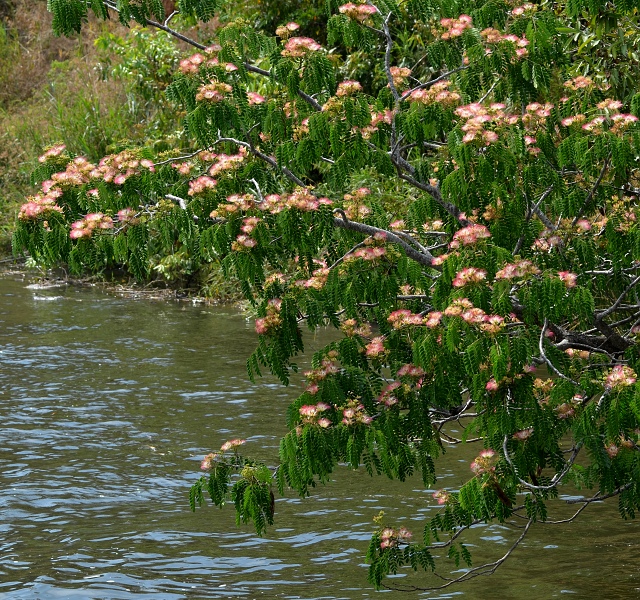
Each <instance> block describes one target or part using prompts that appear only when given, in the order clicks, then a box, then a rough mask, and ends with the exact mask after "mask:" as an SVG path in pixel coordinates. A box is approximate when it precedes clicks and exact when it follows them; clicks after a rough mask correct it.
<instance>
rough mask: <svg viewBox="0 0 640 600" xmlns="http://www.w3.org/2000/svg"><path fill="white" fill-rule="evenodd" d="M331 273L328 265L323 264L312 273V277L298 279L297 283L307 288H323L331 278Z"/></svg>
mask: <svg viewBox="0 0 640 600" xmlns="http://www.w3.org/2000/svg"><path fill="white" fill-rule="evenodd" d="M329 273H330V271H329V269H328V267H326V266H323V267H321V268H319V269H316V270H315V271H314V272H313V273H311V277H310V278H309V279H299V280H298V281H296V285H297V286H299V287H304V288H307V289H309V288H312V289H314V290H321V289H322V288H323V287H324V286H325V284H326V283H327V280H328V279H329Z"/></svg>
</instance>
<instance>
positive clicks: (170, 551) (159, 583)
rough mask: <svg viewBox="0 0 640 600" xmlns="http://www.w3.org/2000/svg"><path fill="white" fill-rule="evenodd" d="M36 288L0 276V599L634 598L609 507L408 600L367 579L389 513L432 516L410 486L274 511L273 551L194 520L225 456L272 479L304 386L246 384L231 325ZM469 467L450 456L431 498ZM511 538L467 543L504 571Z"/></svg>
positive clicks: (634, 579)
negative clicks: (287, 417) (219, 453)
mask: <svg viewBox="0 0 640 600" xmlns="http://www.w3.org/2000/svg"><path fill="white" fill-rule="evenodd" d="M29 283H30V282H29V281H28V280H26V279H23V278H18V277H15V276H13V277H12V276H5V277H0V423H1V426H0V598H3V599H5V598H6V599H10V600H17V599H28V600H31V599H42V600H48V599H55V598H70V599H82V600H84V599H96V600H115V599H126V600H129V599H133V598H144V599H157V600H174V599H175V600H177V599H182V598H188V599H191V598H193V599H197V598H203V599H204V598H290V599H297V598H299V599H306V600H312V599H317V600H320V599H323V600H325V599H326V600H329V599H358V598H373V597H378V598H383V599H386V600H399V599H400V598H420V599H423V598H453V597H458V596H460V597H462V598H464V599H493V598H496V599H497V598H500V599H513V600H520V599H522V598H527V599H533V600H537V599H540V600H542V599H546V598H553V597H560V596H562V595H564V594H573V595H574V597H577V598H609V599H617V598H620V599H627V598H636V597H640V542H639V539H638V538H639V535H638V534H639V533H640V528H639V527H638V524H637V523H636V522H633V521H629V522H624V521H622V520H621V519H620V518H619V516H618V515H617V510H616V507H615V505H614V504H612V505H611V506H609V505H608V504H600V505H597V506H592V507H591V508H590V509H588V510H587V511H586V512H585V513H583V515H585V517H584V518H582V520H580V521H578V522H574V523H572V524H571V525H562V526H544V525H540V526H538V527H536V528H534V530H533V531H532V533H531V535H530V537H528V538H527V539H526V540H525V542H523V544H522V546H521V547H520V548H519V549H518V550H516V552H515V554H514V555H513V557H512V559H511V562H509V563H508V564H506V565H504V566H502V567H501V568H500V569H499V570H498V571H497V573H496V574H495V575H493V576H492V577H489V578H478V579H475V580H474V581H472V582H470V583H468V584H465V585H463V586H462V587H459V588H456V589H451V590H445V591H440V592H420V593H415V594H405V593H401V592H397V591H381V592H375V591H373V590H372V589H371V588H370V586H369V585H368V584H367V582H366V573H367V570H366V565H364V564H363V563H364V554H365V552H366V547H367V544H368V540H369V538H370V535H371V531H372V529H373V527H374V526H373V523H372V518H373V517H374V516H375V515H376V514H377V513H378V512H379V511H380V510H385V512H386V513H387V515H388V517H389V520H390V521H395V522H396V523H397V524H399V525H405V526H406V527H407V528H409V529H411V530H413V531H414V532H415V533H416V534H417V535H418V536H419V535H420V531H421V523H422V520H423V519H424V518H425V517H427V516H429V515H432V514H434V511H436V510H438V508H437V505H435V503H434V501H433V499H432V497H431V492H432V491H428V490H424V489H423V488H422V486H421V483H420V481H419V480H418V479H415V480H413V481H408V482H405V483H404V484H397V483H393V482H389V481H388V480H386V479H384V478H374V479H370V478H369V477H368V476H367V475H366V474H365V473H363V472H359V471H357V472H352V471H349V472H346V471H345V470H343V471H339V472H338V473H336V477H335V481H334V482H333V483H332V484H331V485H329V486H327V487H323V488H319V489H316V490H314V493H313V495H312V496H311V497H310V498H307V499H304V500H300V499H299V498H297V497H295V496H294V495H290V496H289V497H287V498H284V499H278V501H277V503H276V524H275V525H274V526H273V527H272V528H271V529H270V530H269V531H268V532H267V535H266V536H265V537H264V538H258V537H256V536H255V535H254V534H253V532H252V530H251V529H250V528H249V527H245V526H242V527H238V526H236V525H235V516H234V514H233V510H232V507H226V508H225V509H223V510H219V509H217V508H215V507H211V506H207V507H205V508H202V509H198V510H197V512H196V513H192V512H190V510H189V507H188V491H189V487H190V485H191V483H192V482H193V481H194V480H195V479H197V477H199V462H200V460H201V459H202V456H203V455H204V454H206V453H208V452H210V451H211V450H215V449H217V448H218V447H219V446H220V444H221V443H222V442H224V441H225V440H227V439H231V438H235V437H243V438H246V439H247V440H248V442H247V446H246V450H247V453H249V452H250V453H251V455H252V456H255V457H257V458H262V459H264V460H265V461H267V462H269V463H270V464H274V463H275V461H276V459H277V451H278V442H279V437H280V436H281V435H282V434H283V433H284V428H283V423H284V413H285V411H286V408H287V405H288V403H289V402H290V401H291V399H292V398H293V397H294V396H295V394H296V392H297V391H299V388H296V385H295V383H294V385H293V386H292V387H291V388H289V389H286V388H283V387H282V386H280V385H279V384H277V383H275V382H274V381H273V380H271V379H268V378H264V379H262V380H258V381H257V382H256V383H255V384H252V383H251V382H250V381H249V380H248V378H247V376H246V370H245V361H246V358H247V357H248V355H249V354H250V352H251V351H252V349H253V346H254V343H255V334H254V333H253V325H252V323H249V322H247V321H246V320H245V319H244V317H243V316H241V315H240V314H238V312H236V311H235V310H233V309H223V308H211V307H206V306H202V305H195V304H188V303H163V302H152V301H148V300H138V301H135V300H131V299H123V298H118V297H114V296H109V295H105V294H103V293H100V292H99V291H96V290H91V289H86V288H77V287H72V286H63V287H57V288H49V289H38V288H37V287H34V286H33V285H29ZM318 341H319V340H315V342H314V340H311V343H312V344H313V343H317V342H318ZM475 452H476V450H475V449H473V450H469V451H468V452H467V453H466V454H465V452H464V451H463V452H462V453H461V452H458V451H457V450H452V451H450V452H448V453H447V455H446V456H445V457H444V458H443V459H442V462H441V467H442V473H443V477H442V479H441V480H440V482H439V485H438V487H445V486H455V485H456V482H457V481H458V480H457V479H456V475H454V470H455V471H456V472H458V473H460V472H462V473H463V474H464V475H465V476H466V474H467V469H468V463H469V457H473V456H475ZM517 535H518V532H517V531H515V530H514V531H510V530H509V529H508V528H504V527H501V526H491V527H478V528H476V529H475V530H474V531H473V532H471V539H470V541H471V542H472V544H478V545H480V544H482V546H480V547H478V548H477V549H476V551H477V552H478V560H479V559H480V558H481V556H485V558H491V559H493V560H495V559H496V558H497V557H499V556H500V555H501V554H503V553H504V552H505V551H506V549H507V548H508V546H509V541H510V540H512V539H514V536H515V537H517ZM389 582H390V583H391V584H394V583H405V582H406V583H414V584H416V585H422V586H423V587H427V586H429V585H434V584H436V583H437V580H434V579H432V578H428V577H426V576H425V575H424V574H418V575H415V574H412V573H409V572H402V573H401V574H400V575H399V577H397V578H394V579H390V580H389Z"/></svg>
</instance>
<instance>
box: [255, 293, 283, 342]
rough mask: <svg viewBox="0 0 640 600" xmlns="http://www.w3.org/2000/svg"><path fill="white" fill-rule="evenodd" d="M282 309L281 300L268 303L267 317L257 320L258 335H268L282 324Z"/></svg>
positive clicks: (272, 300)
mask: <svg viewBox="0 0 640 600" xmlns="http://www.w3.org/2000/svg"><path fill="white" fill-rule="evenodd" d="M281 307H282V301H281V300H280V299H279V298H273V299H271V300H269V302H268V303H267V308H266V315H265V316H264V317H261V318H259V319H256V333H258V334H259V335H266V334H268V333H269V332H270V331H271V330H273V329H274V328H276V327H278V326H279V325H280V324H281V323H282V318H281V317H280V308H281Z"/></svg>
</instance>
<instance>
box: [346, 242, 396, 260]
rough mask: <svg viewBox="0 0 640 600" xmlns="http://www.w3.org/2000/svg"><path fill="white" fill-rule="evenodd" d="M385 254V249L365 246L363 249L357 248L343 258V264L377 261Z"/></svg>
mask: <svg viewBox="0 0 640 600" xmlns="http://www.w3.org/2000/svg"><path fill="white" fill-rule="evenodd" d="M386 253H387V249H386V248H385V247H384V246H365V247H364V248H358V249H357V250H355V251H354V252H352V253H351V254H349V255H348V256H347V257H346V258H345V262H351V261H352V260H357V259H362V260H370V261H371V260H377V259H379V258H381V257H383V256H384V255H385V254H386Z"/></svg>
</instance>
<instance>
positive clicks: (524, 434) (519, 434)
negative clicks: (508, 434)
mask: <svg viewBox="0 0 640 600" xmlns="http://www.w3.org/2000/svg"><path fill="white" fill-rule="evenodd" d="M532 435H533V427H528V428H527V429H521V430H520V431H516V432H515V433H514V434H513V436H512V437H513V439H514V440H518V441H519V442H526V441H527V440H528V439H529V438H530V437H531V436H532Z"/></svg>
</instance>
